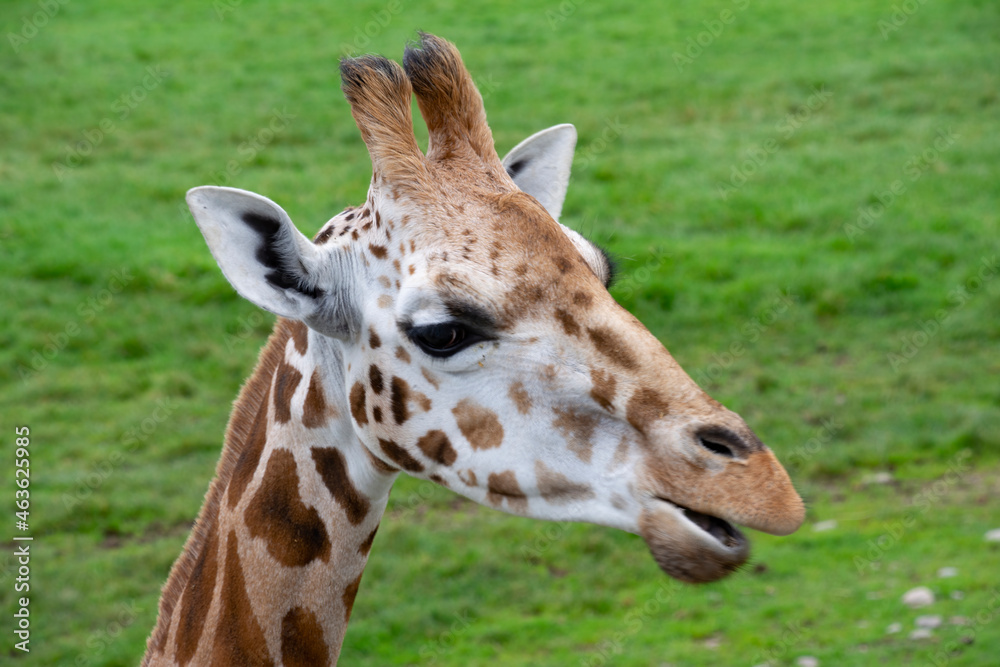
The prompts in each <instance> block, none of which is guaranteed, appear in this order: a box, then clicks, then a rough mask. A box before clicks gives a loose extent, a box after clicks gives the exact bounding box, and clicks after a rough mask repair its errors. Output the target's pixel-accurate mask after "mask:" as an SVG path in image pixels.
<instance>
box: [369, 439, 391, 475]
mask: <svg viewBox="0 0 1000 667" xmlns="http://www.w3.org/2000/svg"><path fill="white" fill-rule="evenodd" d="M359 444H360V443H359ZM361 449H363V450H365V454H366V455H367V456H368V461H369V462H370V463H371V464H372V467H374V468H375V469H376V470H377V471H379V472H380V473H382V474H384V475H395V474H396V473H398V472H399V468H393V467H392V466H391V465H389V464H388V463H386V462H385V461H383V460H382V459H380V458H379V457H377V456H375V455H374V454H372V453H371V451H369V449H368V448H367V447H365V446H364V445H363V444H361Z"/></svg>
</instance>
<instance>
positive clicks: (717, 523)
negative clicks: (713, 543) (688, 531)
mask: <svg viewBox="0 0 1000 667" xmlns="http://www.w3.org/2000/svg"><path fill="white" fill-rule="evenodd" d="M657 500H662V501H663V502H665V503H670V504H671V505H673V506H674V507H676V508H677V509H679V510H681V512H683V514H684V518H686V519H687V520H688V521H690V522H691V523H693V524H694V525H696V526H698V527H699V528H701V529H702V530H703V531H705V532H706V533H708V534H709V535H711V536H712V537H714V538H715V539H716V540H718V541H719V542H720V543H721V544H722V545H723V546H726V547H729V548H731V549H732V548H736V547H737V546H739V545H740V544H741V543H745V542H746V541H747V540H746V537H744V535H743V533H741V532H740V531H739V529H737V528H736V527H735V526H733V524H731V523H729V522H728V521H726V520H725V519H720V518H719V517H717V516H712V515H711V514H702V513H701V512H695V511H694V510H693V509H691V508H689V507H684V506H683V505H678V504H677V503H675V502H673V501H671V500H667V499H666V498H659V497H658V498H657Z"/></svg>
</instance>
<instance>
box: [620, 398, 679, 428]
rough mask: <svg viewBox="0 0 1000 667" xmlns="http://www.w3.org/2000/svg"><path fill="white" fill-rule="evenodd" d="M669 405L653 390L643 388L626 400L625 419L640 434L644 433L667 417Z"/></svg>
mask: <svg viewBox="0 0 1000 667" xmlns="http://www.w3.org/2000/svg"><path fill="white" fill-rule="evenodd" d="M669 411H670V404H669V403H667V401H666V399H664V398H663V397H662V396H660V394H659V393H658V392H657V391H656V390H655V389H649V388H648V387H643V388H641V389H638V390H637V391H636V392H635V393H634V394H632V398H630V399H628V405H627V406H626V408H625V417H626V418H627V419H628V423H629V424H631V425H632V426H634V427H635V428H636V430H638V431H639V432H640V433H645V432H646V429H647V428H648V427H649V425H650V424H652V423H653V422H655V421H656V420H658V419H660V418H661V417H664V416H666V415H667V413H668V412H669Z"/></svg>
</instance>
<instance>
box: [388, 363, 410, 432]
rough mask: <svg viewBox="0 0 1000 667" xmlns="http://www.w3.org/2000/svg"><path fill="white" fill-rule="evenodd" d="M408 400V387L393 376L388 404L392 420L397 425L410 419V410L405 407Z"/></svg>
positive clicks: (404, 382) (400, 379)
mask: <svg viewBox="0 0 1000 667" xmlns="http://www.w3.org/2000/svg"><path fill="white" fill-rule="evenodd" d="M409 398H410V385H409V384H408V383H407V382H406V380H404V379H403V378H401V377H397V376H395V375H393V376H392V387H391V390H390V393H389V403H390V405H391V406H392V418H393V419H395V420H396V423H397V424H402V423H403V422H405V421H406V420H407V419H409V418H410V409H409V407H408V406H407V405H406V402H407V401H408V400H409Z"/></svg>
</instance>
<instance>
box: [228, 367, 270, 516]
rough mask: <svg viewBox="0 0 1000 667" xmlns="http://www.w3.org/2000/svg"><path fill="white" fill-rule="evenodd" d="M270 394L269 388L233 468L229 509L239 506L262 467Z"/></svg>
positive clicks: (229, 491)
mask: <svg viewBox="0 0 1000 667" xmlns="http://www.w3.org/2000/svg"><path fill="white" fill-rule="evenodd" d="M270 394H271V390H270V386H268V389H267V390H266V391H265V393H264V400H262V401H261V403H260V406H259V407H258V409H257V415H256V416H255V417H254V420H253V426H251V427H250V433H249V435H248V436H247V439H246V442H245V444H244V446H243V451H242V452H240V457H239V458H238V459H237V460H236V466H235V468H233V476H232V479H230V480H229V490H228V491H227V492H226V493H227V495H228V498H229V509H235V507H236V505H238V504H239V502H240V498H242V497H243V492H244V491H245V490H246V488H247V484H249V483H250V480H251V479H253V476H254V473H255V472H256V471H257V466H258V465H260V455H261V454H262V453H263V451H264V445H265V444H266V443H267V408H268V396H270Z"/></svg>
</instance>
